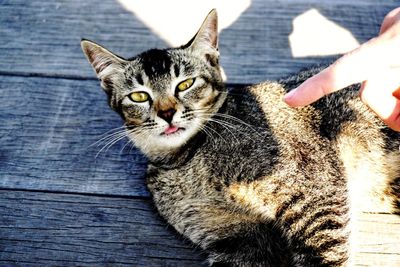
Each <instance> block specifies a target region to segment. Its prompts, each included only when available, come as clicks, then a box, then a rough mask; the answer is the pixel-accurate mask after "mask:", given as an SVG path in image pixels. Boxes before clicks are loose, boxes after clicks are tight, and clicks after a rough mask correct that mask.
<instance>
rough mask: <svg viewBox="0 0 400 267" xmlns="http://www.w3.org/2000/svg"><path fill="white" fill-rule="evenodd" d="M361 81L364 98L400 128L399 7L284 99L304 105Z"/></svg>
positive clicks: (385, 118)
mask: <svg viewBox="0 0 400 267" xmlns="http://www.w3.org/2000/svg"><path fill="white" fill-rule="evenodd" d="M360 82H361V83H362V85H361V90H360V96H361V100H362V101H363V102H364V103H365V104H367V105H368V106H369V107H370V108H371V109H372V110H373V111H374V112H375V113H376V114H377V115H378V116H379V117H380V118H381V119H382V120H383V121H384V122H385V123H386V124H387V125H388V126H389V127H391V128H392V129H394V130H396V131H400V8H396V9H394V10H392V11H391V12H389V13H388V14H387V15H386V17H385V19H384V20H383V22H382V25H381V30H380V33H379V36H377V37H375V38H373V39H371V40H369V41H368V42H366V43H364V44H362V45H361V46H359V47H358V48H357V49H355V50H353V51H351V52H349V53H347V54H345V55H344V56H343V57H341V58H340V59H338V60H337V61H336V62H335V63H333V64H332V65H330V66H329V67H327V68H326V69H324V70H323V71H321V72H320V73H318V74H317V75H315V76H313V77H311V78H309V79H308V80H306V81H305V82H304V83H303V84H301V85H300V86H299V87H298V88H296V89H295V90H292V91H291V92H290V93H288V94H286V95H285V97H284V101H285V102H286V103H287V104H288V105H290V106H293V107H296V106H304V105H308V104H311V103H313V102H314V101H316V100H318V99H319V98H321V97H323V96H324V95H327V94H330V93H332V92H335V91H338V90H341V89H343V88H345V87H347V86H349V85H351V84H355V83H360Z"/></svg>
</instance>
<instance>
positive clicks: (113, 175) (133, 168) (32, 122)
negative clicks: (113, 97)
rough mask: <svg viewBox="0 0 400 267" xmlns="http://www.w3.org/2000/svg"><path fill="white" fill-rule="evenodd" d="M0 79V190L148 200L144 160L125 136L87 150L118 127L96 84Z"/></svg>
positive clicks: (57, 80) (45, 79) (70, 81)
mask: <svg viewBox="0 0 400 267" xmlns="http://www.w3.org/2000/svg"><path fill="white" fill-rule="evenodd" d="M0 80H1V82H0V102H1V103H2V104H1V105H0V125H1V126H0V170H1V171H0V187H3V188H17V189H33V190H55V191H63V192H82V193H85V192H86V193H97V194H110V195H126V196H148V193H147V190H146V187H145V184H144V172H145V169H146V161H145V159H144V158H143V157H142V156H141V155H140V154H139V153H138V152H137V151H136V150H135V149H133V148H132V146H130V145H128V146H125V145H126V144H127V139H124V140H121V141H120V142H117V143H116V144H115V145H113V146H111V147H110V148H109V149H104V150H103V151H101V152H100V153H99V154H98V152H99V151H100V150H101V148H102V146H104V145H105V144H106V142H102V143H100V145H101V146H97V145H93V144H94V143H95V142H96V141H98V140H99V139H101V136H102V134H103V133H105V132H107V131H109V130H110V129H115V128H117V127H120V126H121V125H122V120H121V119H120V118H119V116H118V115H116V113H114V112H113V111H111V109H110V108H109V107H108V106H107V103H106V102H107V101H106V96H105V94H104V93H103V92H102V90H101V89H100V87H99V85H98V82H97V81H96V80H68V79H57V78H40V77H31V78H29V77H13V76H11V77H8V76H1V77H0ZM110 133H113V131H111V132H110ZM97 154H98V155H97ZM96 155H97V157H96Z"/></svg>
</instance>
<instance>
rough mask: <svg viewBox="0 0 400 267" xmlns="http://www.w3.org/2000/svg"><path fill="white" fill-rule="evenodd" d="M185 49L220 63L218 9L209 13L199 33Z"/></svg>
mask: <svg viewBox="0 0 400 267" xmlns="http://www.w3.org/2000/svg"><path fill="white" fill-rule="evenodd" d="M184 47H187V48H189V49H191V50H192V51H193V52H195V53H200V54H202V55H204V56H205V57H206V59H207V60H210V59H214V60H215V59H216V60H217V62H218V57H219V52H218V16H217V10H216V9H213V10H211V11H210V13H208V15H207V17H206V19H205V20H204V22H203V24H202V25H201V27H200V29H199V31H198V32H197V33H196V35H195V36H194V37H193V38H192V39H191V40H190V41H189V43H187V44H186V45H185V46H184ZM217 62H212V63H217Z"/></svg>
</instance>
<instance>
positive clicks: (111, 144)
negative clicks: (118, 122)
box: [96, 131, 128, 158]
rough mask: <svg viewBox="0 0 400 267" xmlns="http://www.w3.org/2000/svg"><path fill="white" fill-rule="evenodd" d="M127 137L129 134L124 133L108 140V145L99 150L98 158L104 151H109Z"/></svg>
mask: <svg viewBox="0 0 400 267" xmlns="http://www.w3.org/2000/svg"><path fill="white" fill-rule="evenodd" d="M125 137H128V132H127V131H124V132H123V133H122V132H121V133H119V134H118V135H116V136H113V138H111V139H110V140H108V141H107V143H106V144H105V145H104V146H103V147H102V148H101V149H100V150H99V152H97V154H96V158H97V157H98V155H100V153H101V152H102V151H103V150H105V151H108V149H109V148H110V147H112V146H113V145H115V144H116V143H117V142H119V141H120V140H122V139H124V138H125Z"/></svg>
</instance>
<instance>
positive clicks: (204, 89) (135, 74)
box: [81, 10, 226, 155]
mask: <svg viewBox="0 0 400 267" xmlns="http://www.w3.org/2000/svg"><path fill="white" fill-rule="evenodd" d="M81 46H82V49H83V52H84V53H85V55H86V57H87V59H88V60H89V62H90V64H91V65H92V67H93V69H94V70H95V72H96V74H97V77H98V78H99V79H100V81H101V86H102V87H103V89H104V91H105V92H106V93H107V95H108V98H109V104H110V106H111V108H112V109H113V110H115V111H117V112H118V113H119V114H120V115H121V116H122V118H123V119H124V120H125V122H126V125H127V129H128V131H129V137H130V138H131V139H132V140H133V141H134V143H135V145H136V146H137V147H139V148H140V149H141V150H142V151H143V152H144V153H145V154H148V155H149V154H153V153H168V152H169V151H174V150H176V149H178V148H180V147H181V146H183V145H184V144H185V143H187V142H188V140H190V139H191V138H192V137H193V136H195V135H196V134H197V133H198V132H199V131H201V129H202V128H203V127H204V124H205V123H206V121H207V119H208V118H210V117H211V116H212V115H213V114H214V113H215V112H216V111H217V110H218V109H219V107H220V106H221V105H222V103H223V101H224V99H225V97H226V90H225V88H224V85H223V79H222V75H221V71H220V67H219V64H218V58H219V53H218V30H217V13H216V11H215V10H212V11H211V12H210V13H209V14H208V16H207V18H206V19H205V21H204V22H203V24H202V25H201V27H200V29H199V31H198V32H197V34H196V35H195V36H194V37H193V38H192V39H191V40H190V41H189V42H188V43H187V44H186V45H183V46H181V47H178V48H170V49H163V50H159V49H151V50H148V51H146V52H144V53H141V54H139V55H138V56H136V57H133V58H131V59H124V58H122V57H119V56H117V55H115V54H113V53H112V52H110V51H109V50H107V49H105V48H103V47H101V46H100V45H98V44H96V43H93V42H91V41H88V40H82V42H81Z"/></svg>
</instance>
